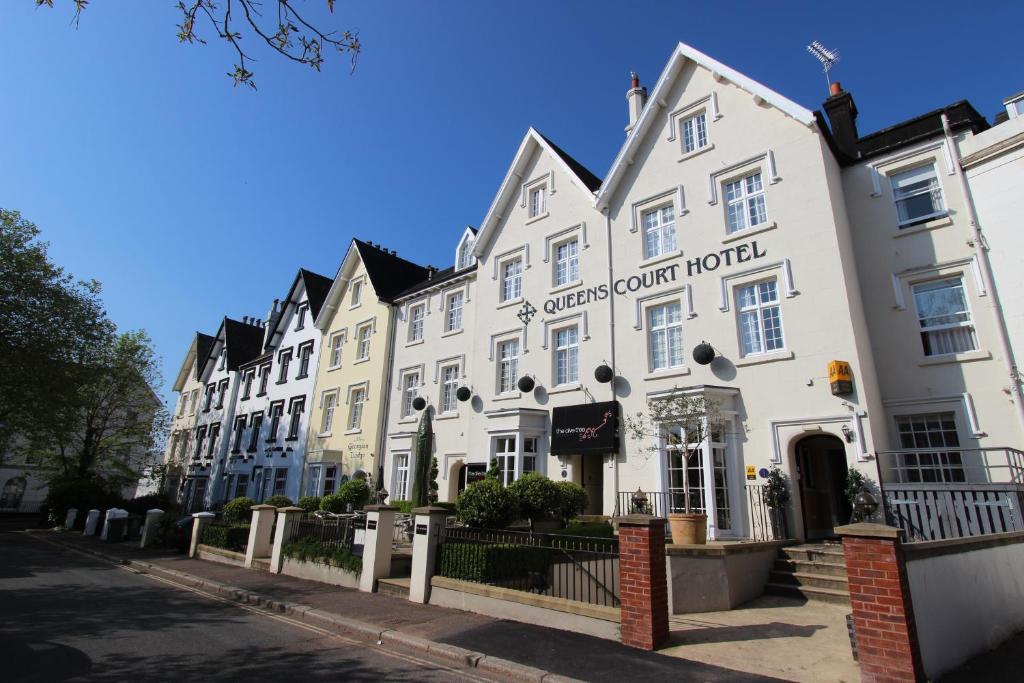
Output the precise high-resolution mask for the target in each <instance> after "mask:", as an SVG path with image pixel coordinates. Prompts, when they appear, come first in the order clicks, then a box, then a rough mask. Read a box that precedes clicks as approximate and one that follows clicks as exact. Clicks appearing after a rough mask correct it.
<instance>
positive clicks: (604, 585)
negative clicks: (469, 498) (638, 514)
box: [437, 527, 619, 607]
mask: <svg viewBox="0 0 1024 683" xmlns="http://www.w3.org/2000/svg"><path fill="white" fill-rule="evenodd" d="M437 574H439V575H440V576H444V577H447V578H451V579H460V580H462V581H472V582H474V583H485V584H488V585H492V586H499V587H502V588H510V589H512V590H519V591H526V592H530V593H536V594H539V595H550V596H553V597H557V598H563V599H566V600H575V601H577V602H585V603H589V604H592V605H603V606H606V607H618V606H619V542H618V540H617V539H612V538H590V537H583V536H563V535H559V534H534V533H530V532H525V531H524V532H517V531H496V530H489V529H470V528H465V527H446V528H445V529H444V533H443V535H442V537H441V545H440V548H439V549H438V554H437Z"/></svg>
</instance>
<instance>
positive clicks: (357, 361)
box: [352, 356, 370, 365]
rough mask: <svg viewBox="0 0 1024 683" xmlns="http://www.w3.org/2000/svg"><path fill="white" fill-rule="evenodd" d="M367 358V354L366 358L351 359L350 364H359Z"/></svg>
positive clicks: (367, 359) (368, 358)
mask: <svg viewBox="0 0 1024 683" xmlns="http://www.w3.org/2000/svg"><path fill="white" fill-rule="evenodd" d="M369 360H370V357H369V356H367V357H366V358H357V359H356V360H354V361H352V365H359V364H360V363H365V362H367V361H369Z"/></svg>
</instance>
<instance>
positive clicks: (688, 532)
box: [668, 512, 708, 545]
mask: <svg viewBox="0 0 1024 683" xmlns="http://www.w3.org/2000/svg"><path fill="white" fill-rule="evenodd" d="M668 527H669V530H670V531H671V532H672V543H674V544H678V545H704V544H705V543H707V540H708V516H707V515H705V514H702V513H699V512H694V513H689V514H687V513H677V512H673V513H670V514H669V516H668Z"/></svg>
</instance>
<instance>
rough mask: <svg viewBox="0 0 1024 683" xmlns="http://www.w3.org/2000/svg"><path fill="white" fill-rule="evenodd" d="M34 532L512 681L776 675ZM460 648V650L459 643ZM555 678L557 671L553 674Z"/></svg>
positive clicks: (748, 678)
mask: <svg viewBox="0 0 1024 683" xmlns="http://www.w3.org/2000/svg"><path fill="white" fill-rule="evenodd" d="M33 535H35V536H37V537H40V538H41V539H43V540H48V541H51V542H58V543H62V544H65V545H68V546H71V547H74V548H77V549H80V550H83V551H86V552H91V553H93V554H101V555H104V556H107V557H108V558H110V559H115V560H120V561H122V562H125V563H129V562H130V563H131V564H132V566H133V567H134V568H141V569H143V570H146V569H147V567H146V565H148V566H149V567H148V569H149V571H152V572H153V573H154V574H155V575H159V576H163V577H165V578H171V579H172V580H176V581H177V582H179V583H181V584H183V585H186V586H188V585H194V586H196V587H199V588H202V589H204V590H207V591H209V592H218V593H219V594H221V595H224V596H226V597H234V598H235V599H237V600H240V601H244V602H250V603H252V602H257V599H256V596H261V599H260V600H259V602H258V603H257V604H261V606H264V607H267V608H269V609H275V610H277V611H283V612H287V613H288V614H290V615H291V616H293V617H294V618H302V619H307V620H311V621H312V620H314V619H315V620H317V621H318V622H320V623H321V625H322V624H323V623H333V624H334V625H335V627H336V628H337V630H339V631H356V632H360V633H362V634H363V635H364V636H365V635H368V634H371V635H374V636H375V637H377V639H378V644H380V645H383V646H392V647H396V648H398V649H401V648H403V647H405V648H409V647H412V648H417V649H426V648H427V647H430V650H429V651H430V652H431V653H433V654H435V655H438V656H448V657H450V658H464V659H463V661H469V662H470V663H472V664H473V665H474V666H478V667H479V668H481V669H485V670H487V671H489V672H491V673H497V674H501V675H504V676H507V677H509V678H518V679H524V680H542V679H543V680H545V681H551V680H556V679H557V677H569V678H575V679H583V680H587V681H609V682H611V681H614V682H616V683H618V682H620V681H622V680H624V679H639V680H645V681H670V680H671V681H741V682H746V681H751V682H753V681H777V680H784V679H778V678H770V677H767V676H761V675H757V674H753V673H744V672H741V671H736V670H731V669H726V668H722V667H719V666H715V665H713V664H709V663H702V662H697V661H691V660H688V659H685V658H679V657H669V656H665V655H662V654H658V653H652V652H643V651H641V650H636V649H633V648H629V647H626V646H624V645H621V644H619V643H615V642H611V641H608V640H603V639H600V638H594V637H591V636H586V635H582V634H578V633H572V632H569V631H561V630H557V629H550V628H545V627H542V626H534V625H530V624H522V623H519V622H512V621H506V620H500V619H494V618H491V617H487V616H484V615H479V614H474V613H470V612H462V611H459V610H453V609H448V608H444V607H437V606H434V605H417V604H415V603H412V602H410V601H408V600H402V599H400V598H393V597H389V596H386V595H380V594H368V593H361V592H359V591H355V590H351V589H345V588H339V587H336V586H329V585H326V584H322V583H317V582H313V581H304V580H302V579H296V578H293V577H289V576H279V575H273V574H269V573H267V572H263V571H258V570H247V569H242V568H239V567H233V566H229V565H222V564H218V563H214V562H206V561H202V560H191V559H188V558H186V557H185V556H183V555H171V554H168V552H167V551H161V550H139V549H138V548H137V547H135V546H133V545H129V544H126V543H110V544H107V543H100V542H99V541H97V540H95V539H93V538H85V537H83V536H82V535H81V534H75V533H64V534H58V533H52V532H42V533H38V532H37V533H34V534H33ZM460 648H461V649H460ZM552 674H553V675H552Z"/></svg>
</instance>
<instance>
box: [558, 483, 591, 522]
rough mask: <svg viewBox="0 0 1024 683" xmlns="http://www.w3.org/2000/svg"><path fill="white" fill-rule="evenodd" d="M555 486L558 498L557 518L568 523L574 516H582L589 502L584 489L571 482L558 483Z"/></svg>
mask: <svg viewBox="0 0 1024 683" xmlns="http://www.w3.org/2000/svg"><path fill="white" fill-rule="evenodd" d="M555 486H556V487H557V488H558V497H559V506H558V507H559V512H558V516H559V517H561V518H562V520H564V521H566V522H568V521H569V520H570V519H572V518H573V517H575V516H576V515H581V514H583V512H584V511H585V510H586V509H587V504H588V503H589V502H590V500H589V499H588V498H587V491H586V489H584V488H583V487H582V486H580V485H579V484H576V483H573V482H571V481H560V482H558V483H557V484H555Z"/></svg>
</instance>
